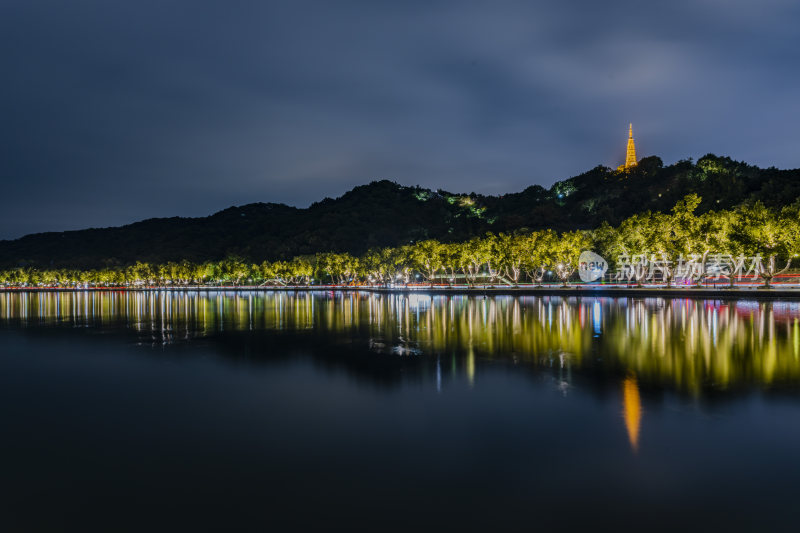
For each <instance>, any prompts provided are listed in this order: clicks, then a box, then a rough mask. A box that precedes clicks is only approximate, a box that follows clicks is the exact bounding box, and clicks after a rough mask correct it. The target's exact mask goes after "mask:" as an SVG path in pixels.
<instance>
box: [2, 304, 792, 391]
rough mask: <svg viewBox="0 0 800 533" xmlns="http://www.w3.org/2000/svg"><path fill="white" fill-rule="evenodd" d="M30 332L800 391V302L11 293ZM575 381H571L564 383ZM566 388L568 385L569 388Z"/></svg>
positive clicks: (18, 321)
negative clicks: (257, 341) (72, 331)
mask: <svg viewBox="0 0 800 533" xmlns="http://www.w3.org/2000/svg"><path fill="white" fill-rule="evenodd" d="M0 320H2V322H3V323H5V324H7V325H16V326H23V327H32V326H51V325H71V326H75V327H98V328H102V327H122V328H126V329H130V330H134V331H136V332H138V333H139V334H141V335H142V337H143V338H147V337H148V336H149V338H150V339H152V341H154V342H160V343H172V342H176V341H183V340H189V339H193V338H197V337H210V336H214V335H217V334H220V333H225V332H231V331H233V332H236V331H255V330H257V331H270V332H276V333H292V334H303V333H304V332H309V333H313V334H314V335H330V336H340V335H346V336H349V337H351V338H357V339H363V340H365V341H367V342H368V344H369V346H370V348H371V349H372V350H373V351H377V352H384V353H392V354H396V355H401V356H419V355H423V356H424V355H437V356H452V355H458V356H459V357H463V358H464V363H463V365H464V369H465V372H466V374H467V377H468V379H469V380H470V382H474V380H475V359H476V358H481V359H495V358H510V359H512V360H514V361H516V362H519V361H522V362H528V363H533V364H536V365H543V366H548V367H553V368H558V369H561V370H566V371H567V372H569V371H570V370H571V369H573V368H582V367H595V368H597V367H600V368H605V369H608V370H613V371H615V372H618V373H619V374H620V375H622V376H636V377H637V378H638V380H639V383H640V384H641V383H649V384H654V383H655V384H659V385H667V386H670V387H673V388H676V389H678V390H681V391H685V392H690V393H693V394H699V393H700V392H701V391H702V390H703V388H706V387H713V388H716V389H722V388H726V387H730V386H739V385H758V386H769V385H770V384H773V383H775V382H784V383H785V382H789V383H800V325H799V322H800V303H798V302H783V301H775V302H752V301H740V302H727V301H716V300H691V299H663V298H644V299H632V298H578V297H548V296H545V297H538V296H493V297H488V298H484V297H480V296H478V297H476V296H466V295H452V296H450V295H446V296H441V295H435V296H431V295H425V294H412V295H401V294H375V293H364V292H361V293H359V292H349V293H331V292H304V291H300V292H283V291H268V292H259V291H252V292H197V291H161V292H156V291H154V292H112V291H108V292H38V293H36V292H30V293H1V294H0ZM565 375H567V376H568V374H565ZM566 381H567V384H568V382H569V379H567V380H566Z"/></svg>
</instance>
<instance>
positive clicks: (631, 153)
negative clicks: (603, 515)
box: [617, 124, 636, 171]
mask: <svg viewBox="0 0 800 533" xmlns="http://www.w3.org/2000/svg"><path fill="white" fill-rule="evenodd" d="M635 166H636V144H635V143H634V142H633V124H628V150H627V152H626V153H625V164H624V165H620V166H619V167H617V170H619V171H621V170H628V169H630V168H631V167H635Z"/></svg>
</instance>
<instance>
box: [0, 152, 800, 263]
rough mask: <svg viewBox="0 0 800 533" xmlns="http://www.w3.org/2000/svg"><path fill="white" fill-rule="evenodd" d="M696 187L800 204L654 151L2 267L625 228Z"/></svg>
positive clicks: (43, 246) (200, 223) (100, 239)
mask: <svg viewBox="0 0 800 533" xmlns="http://www.w3.org/2000/svg"><path fill="white" fill-rule="evenodd" d="M689 193H697V194H699V195H700V196H701V197H702V198H703V202H702V204H701V205H700V207H699V211H700V212H705V211H708V210H712V209H715V210H716V209H724V208H731V207H734V206H736V205H738V204H741V203H752V202H756V201H761V202H763V203H764V204H766V205H767V206H774V207H780V206H783V205H789V204H793V203H796V202H800V169H795V170H778V169H776V168H768V169H760V168H758V167H754V166H751V165H747V164H746V163H743V162H737V161H733V160H732V159H730V158H728V157H717V156H714V155H711V154H709V155H707V156H704V157H702V158H701V159H699V160H698V161H697V162H696V163H694V162H692V161H691V160H687V161H679V162H677V163H675V164H673V165H669V166H666V167H665V166H663V164H662V161H661V159H660V158H658V157H654V156H653V157H646V158H644V159H642V160H640V161H639V164H638V166H637V167H635V168H634V169H633V170H632V171H630V172H627V173H625V172H623V173H620V172H617V171H613V170H611V169H609V168H606V167H602V166H598V167H596V168H594V169H592V170H590V171H588V172H585V173H583V174H581V175H579V176H575V177H573V178H569V179H567V180H564V181H560V182H557V183H555V184H554V185H553V186H552V187H551V188H550V189H545V188H543V187H541V186H538V185H534V186H531V187H528V188H527V189H525V190H524V191H522V192H519V193H513V194H506V195H502V196H482V195H476V194H468V195H461V194H453V193H449V192H445V191H441V190H439V191H432V190H429V189H423V188H420V187H404V186H401V185H398V184H396V183H393V182H390V181H386V180H384V181H374V182H372V183H370V184H368V185H362V186H359V187H356V188H354V189H353V190H351V191H349V192H347V193H345V194H344V195H343V196H341V197H339V198H336V199H331V198H326V199H324V200H322V201H320V202H317V203H315V204H312V205H311V206H309V207H308V208H305V209H300V208H296V207H290V206H287V205H283V204H272V203H254V204H248V205H244V206H241V207H230V208H228V209H225V210H223V211H220V212H218V213H215V214H213V215H211V216H208V217H202V218H179V217H173V218H155V219H149V220H144V221H141V222H136V223H134V224H129V225H126V226H121V227H114V228H102V229H97V228H92V229H86V230H79V231H66V232H60V233H59V232H50V233H39V234H34V235H27V236H25V237H22V238H20V239H16V240H10V241H0V266H5V267H8V266H36V267H39V268H48V267H75V268H96V267H100V266H104V265H126V264H130V263H133V262H135V261H137V260H138V261H145V262H153V263H160V262H166V261H179V260H182V259H188V260H191V261H195V262H202V261H204V260H218V259H221V258H223V257H226V256H229V255H236V256H240V257H243V258H245V259H248V260H251V261H258V262H260V261H263V260H265V259H269V260H275V259H281V258H285V259H288V258H291V257H293V256H296V255H305V254H315V253H317V252H328V251H336V252H342V251H347V252H351V253H354V254H360V253H363V252H364V251H366V250H368V249H369V248H373V247H382V246H395V245H401V244H408V243H411V242H415V241H418V240H422V239H426V238H435V239H439V240H441V241H455V240H465V239H468V238H470V237H472V236H475V235H482V234H483V233H485V232H487V231H492V232H501V231H502V232H510V231H515V230H521V229H541V228H553V229H557V230H568V229H589V228H593V227H596V226H598V225H599V224H600V223H602V222H603V221H608V222H609V223H611V224H616V223H618V222H619V221H621V220H622V219H624V218H626V217H628V216H630V215H632V214H635V213H637V212H642V211H647V210H652V211H668V210H670V209H671V208H672V206H673V205H675V203H676V202H677V201H678V200H680V199H681V198H683V197H684V196H685V195H686V194H689Z"/></svg>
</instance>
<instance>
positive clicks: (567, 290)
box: [0, 285, 800, 301]
mask: <svg viewBox="0 0 800 533" xmlns="http://www.w3.org/2000/svg"><path fill="white" fill-rule="evenodd" d="M187 291H188V292H315V291H316V292H319V291H326V292H342V293H346V292H369V293H376V294H405V295H408V294H427V295H448V294H449V295H475V296H489V295H492V296H569V297H587V298H603V297H609V298H637V297H645V298H655V297H662V298H696V299H706V300H707V299H713V300H797V301H800V288H788V287H773V288H770V289H764V288H758V287H746V288H745V287H736V288H733V289H729V288H713V287H703V288H694V287H686V288H675V287H671V288H667V287H621V286H613V287H608V286H569V287H560V286H559V287H485V288H484V287H472V288H467V287H358V286H353V287H342V286H333V285H316V286H296V287H259V286H238V287H234V286H188V287H86V288H68V287H23V288H9V287H2V288H0V293H7V294H13V293H44V292H187Z"/></svg>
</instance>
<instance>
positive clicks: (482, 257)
mask: <svg viewBox="0 0 800 533" xmlns="http://www.w3.org/2000/svg"><path fill="white" fill-rule="evenodd" d="M701 201H702V199H701V198H700V197H699V196H698V195H695V194H692V195H688V196H686V197H685V198H684V199H683V200H681V201H679V202H678V203H677V204H676V205H675V206H674V207H673V208H672V210H671V211H670V212H668V213H660V212H652V211H648V212H645V213H643V214H638V215H634V216H631V217H629V218H627V219H625V220H624V221H622V222H621V223H620V224H618V225H611V224H608V223H604V224H602V225H601V226H600V227H599V228H597V229H595V230H573V231H563V232H557V231H555V230H552V229H546V230H537V231H524V232H516V233H497V234H495V233H487V234H485V235H484V236H482V237H474V238H472V239H469V240H465V241H461V242H451V243H446V242H441V241H439V240H436V239H424V240H420V241H418V242H416V243H414V244H409V245H403V246H398V247H381V248H373V249H370V250H368V251H367V252H366V253H364V254H361V255H353V254H350V253H347V252H325V253H319V254H315V255H300V256H296V257H294V258H291V259H289V260H278V261H269V260H263V261H261V262H253V261H247V260H245V259H243V258H241V257H236V256H231V257H227V258H225V259H223V260H220V261H204V262H192V261H188V260H183V261H175V262H173V261H168V262H165V263H159V264H153V263H149V262H142V261H137V262H136V263H134V264H132V265H128V266H125V267H108V268H100V269H86V270H79V269H38V268H34V267H16V268H10V269H5V270H2V271H0V280H1V281H2V283H4V284H6V285H11V286H62V287H74V286H76V285H91V286H101V287H102V286H122V285H127V286H131V285H133V286H136V285H139V286H141V285H145V286H189V285H207V284H211V285H213V284H230V285H258V284H265V283H274V284H285V285H310V284H321V283H322V284H330V283H332V284H349V283H359V284H371V285H388V284H409V283H414V282H425V283H431V284H433V283H445V284H446V283H451V284H452V283H459V284H468V285H474V284H477V283H490V284H497V283H505V284H508V285H517V284H519V283H523V282H534V283H539V282H542V281H543V280H544V279H545V276H546V275H547V276H552V277H553V278H554V279H558V280H560V281H561V282H562V283H564V284H566V283H567V282H568V281H569V280H570V279H572V278H573V277H574V275H575V272H576V270H577V268H578V258H579V255H580V253H581V252H582V251H584V250H595V251H597V252H599V253H600V254H601V255H603V256H604V257H605V258H606V259H608V260H609V262H610V263H612V265H613V264H614V263H619V262H620V260H625V261H628V262H629V263H630V261H629V258H634V261H633V267H634V268H632V270H631V272H632V275H631V276H629V278H630V277H633V278H634V279H635V281H637V282H641V281H642V279H644V269H643V268H639V270H638V271H637V270H636V268H635V267H636V265H637V264H638V265H639V266H640V267H641V265H642V264H644V263H646V262H650V263H652V264H655V263H658V265H659V269H660V279H661V280H662V281H666V282H667V283H670V282H672V281H673V280H674V278H675V275H676V268H677V265H679V264H681V263H683V262H684V261H686V260H691V261H693V262H694V263H695V264H696V265H700V266H699V267H698V268H695V269H694V270H693V272H692V277H693V279H692V281H694V282H696V283H701V282H702V281H703V279H704V278H705V277H707V276H708V275H709V274H710V272H709V271H708V270H707V269H705V268H704V265H705V264H706V262H707V260H708V259H709V257H716V258H717V259H719V258H720V257H723V256H724V257H726V258H728V259H729V261H735V260H736V258H740V259H741V260H743V259H744V257H745V256H747V257H748V258H749V259H750V263H751V264H752V265H753V268H752V273H753V275H754V276H758V277H760V278H761V279H763V280H764V281H765V282H766V284H767V285H769V283H770V282H771V280H772V278H773V277H774V276H775V275H776V274H778V273H780V272H781V271H783V270H785V269H786V268H788V267H789V264H790V261H791V260H792V259H793V258H795V257H797V256H798V254H800V210H798V209H797V208H796V207H786V208H783V209H780V210H779V209H775V208H770V207H766V206H765V205H764V204H762V203H760V202H756V203H755V204H754V205H752V206H741V207H738V208H735V209H729V210H719V211H707V212H705V213H701V214H698V213H697V208H698V206H699V205H700V203H701ZM637 257H638V259H636V258H637ZM753 258H755V259H756V261H755V262H754V261H753ZM637 261H638V263H637ZM756 263H757V264H756ZM616 266H621V265H619V264H618V265H616ZM731 279H732V277H731Z"/></svg>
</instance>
